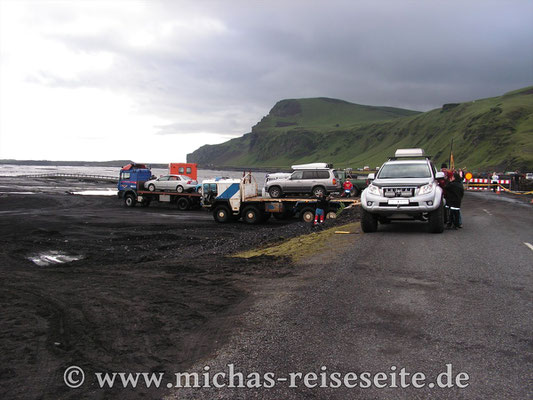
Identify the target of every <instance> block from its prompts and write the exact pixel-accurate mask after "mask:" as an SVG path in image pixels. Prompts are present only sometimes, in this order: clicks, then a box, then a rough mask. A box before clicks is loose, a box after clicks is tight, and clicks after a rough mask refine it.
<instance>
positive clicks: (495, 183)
mask: <svg viewBox="0 0 533 400" xmlns="http://www.w3.org/2000/svg"><path fill="white" fill-rule="evenodd" d="M499 180H500V177H499V176H498V174H497V173H496V171H494V172H493V173H492V177H491V178H490V181H491V182H490V183H491V185H492V191H493V192H495V191H496V188H497V187H498V181H499Z"/></svg>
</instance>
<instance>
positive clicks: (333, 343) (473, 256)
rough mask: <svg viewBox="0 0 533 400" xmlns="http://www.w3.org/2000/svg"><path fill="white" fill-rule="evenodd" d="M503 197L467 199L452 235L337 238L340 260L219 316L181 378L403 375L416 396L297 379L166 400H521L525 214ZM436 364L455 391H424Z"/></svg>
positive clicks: (301, 269)
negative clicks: (208, 343) (455, 383)
mask: <svg viewBox="0 0 533 400" xmlns="http://www.w3.org/2000/svg"><path fill="white" fill-rule="evenodd" d="M504 197H505V196H502V197H501V198H499V197H497V195H495V194H492V193H487V194H485V193H483V194H480V193H468V194H467V195H466V197H465V201H464V205H463V218H464V228H463V229H461V230H457V231H448V230H447V231H445V232H444V234H441V235H438V234H428V233H426V231H425V226H424V225H423V224H421V223H396V224H391V225H386V226H380V230H379V232H377V233H374V234H364V235H363V234H356V235H346V236H343V239H342V241H343V243H342V247H343V248H344V249H345V250H344V251H343V252H341V253H339V251H334V252H333V251H327V249H328V248H331V247H333V246H334V243H329V244H328V243H326V244H325V247H326V249H325V250H326V251H324V252H323V253H322V254H321V255H320V256H317V257H314V258H312V259H310V260H307V261H306V262H303V263H300V264H299V265H298V273H297V274H296V275H294V276H291V277H287V278H285V279H283V280H281V281H280V280H278V281H271V282H270V284H264V285H263V286H262V287H261V288H260V289H257V290H256V291H255V292H254V293H253V296H252V297H251V298H249V299H248V303H247V306H246V307H245V309H247V311H245V312H244V314H241V313H239V314H236V315H233V316H232V317H231V318H232V324H233V325H234V326H235V328H234V333H233V335H232V337H231V338H230V339H229V340H228V341H227V343H226V345H224V346H220V347H219V348H218V349H217V351H216V353H215V354H214V355H213V356H212V357H209V358H205V359H203V360H201V362H198V363H197V364H196V365H195V366H194V367H193V368H191V369H190V370H189V371H190V372H195V371H196V372H205V370H202V368H204V366H206V365H207V366H209V367H210V371H211V373H212V374H214V373H215V372H218V371H222V372H228V368H229V367H228V366H227V365H228V364H234V366H235V370H237V371H241V372H243V373H244V375H245V376H246V375H247V374H249V373H252V372H258V373H259V374H260V375H261V376H262V375H263V374H265V373H267V372H273V373H274V374H275V376H276V377H281V378H284V377H289V374H290V373H291V372H292V373H294V372H302V373H303V374H304V375H305V374H306V373H308V372H315V373H317V374H320V373H321V372H327V373H332V372H339V373H341V374H343V375H344V374H346V373H347V372H350V371H352V372H355V373H357V374H360V373H362V372H364V371H368V372H371V373H373V374H375V373H377V372H380V371H383V372H385V373H387V374H390V373H391V372H392V371H393V370H394V369H395V368H396V369H395V370H396V371H400V369H401V368H405V370H406V371H407V372H410V373H411V374H413V373H415V372H422V373H424V374H425V376H426V377H427V380H426V383H428V384H427V385H426V386H425V387H424V388H418V389H415V388H413V387H412V386H411V387H409V388H405V389H402V388H380V389H378V388H375V387H371V388H360V387H355V388H346V387H340V388H327V387H326V388H321V387H316V388H313V389H309V388H307V387H305V385H304V384H303V381H302V380H299V381H298V383H297V385H296V386H298V387H295V388H290V387H289V383H288V382H284V381H278V382H277V384H276V385H275V387H273V388H268V389H266V388H260V389H254V388H252V389H249V388H234V389H231V388H227V387H225V388H221V389H214V388H210V389H208V388H201V389H174V392H173V393H171V394H170V395H169V396H168V398H169V399H192V398H195V399H211V398H227V399H234V398H243V399H244V398H262V399H280V398H283V399H304V398H305V399H309V398H338V399H347V398H353V399H398V398H405V399H425V398H428V397H431V398H438V399H457V398H464V399H495V398H498V399H526V398H531V394H532V389H533V387H532V381H531V371H532V370H533V353H532V345H533V340H532V338H533V320H532V318H531V310H532V288H533V251H532V249H531V248H529V247H528V246H527V244H525V243H529V244H533V228H532V227H533V208H532V207H531V206H530V205H528V204H527V203H525V202H524V201H516V200H512V201H504V200H506V199H507V198H505V199H504ZM333 240H340V239H333ZM446 364H451V368H452V374H453V376H454V377H455V376H456V375H457V374H459V373H460V372H465V373H467V374H468V377H469V379H468V386H467V387H466V388H457V387H453V388H438V387H433V388H430V387H428V386H430V385H429V383H435V382H436V380H435V378H436V377H437V375H438V374H439V373H441V372H444V371H447V366H446ZM321 367H323V368H322V369H321ZM324 367H325V371H324ZM319 376H320V375H319ZM398 379H399V378H398ZM317 382H318V385H319V386H320V382H321V381H320V380H318V381H317ZM388 382H390V379H389V380H388ZM462 383H464V382H462Z"/></svg>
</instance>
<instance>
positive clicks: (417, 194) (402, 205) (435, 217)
mask: <svg viewBox="0 0 533 400" xmlns="http://www.w3.org/2000/svg"><path fill="white" fill-rule="evenodd" d="M371 175H373V174H370V175H369V178H370V179H372V178H373V177H372V176H371ZM442 178H444V173H442V172H437V170H436V168H435V166H434V165H433V163H432V162H431V161H430V159H429V157H426V156H425V154H424V150H422V149H398V150H397V151H396V154H395V157H392V158H390V159H389V160H388V161H387V162H386V163H385V164H383V166H382V167H381V168H380V169H379V172H378V173H377V175H376V176H375V179H374V180H373V181H372V183H371V184H370V185H369V186H368V187H367V188H366V189H365V190H364V191H363V193H362V194H361V206H362V207H363V212H362V216H361V228H362V229H363V232H375V231H376V230H377V227H378V222H380V223H384V224H386V223H390V221H392V220H399V219H401V220H405V219H416V220H420V221H427V222H428V224H429V230H430V231H431V232H434V233H441V232H442V231H444V200H443V193H442V189H441V187H440V186H439V184H438V182H437V180H438V179H442Z"/></svg>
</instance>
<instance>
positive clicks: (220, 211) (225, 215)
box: [213, 206, 231, 223]
mask: <svg viewBox="0 0 533 400" xmlns="http://www.w3.org/2000/svg"><path fill="white" fill-rule="evenodd" d="M213 218H215V221H217V222H220V223H226V222H228V221H229V220H230V219H231V211H230V210H229V208H228V207H226V206H218V207H216V208H215V210H214V211H213Z"/></svg>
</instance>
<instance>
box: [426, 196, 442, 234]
mask: <svg viewBox="0 0 533 400" xmlns="http://www.w3.org/2000/svg"><path fill="white" fill-rule="evenodd" d="M428 229H429V231H430V232H431V233H442V232H444V207H443V205H442V202H441V203H440V206H439V208H437V209H436V210H435V211H432V212H430V213H429V218H428Z"/></svg>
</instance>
